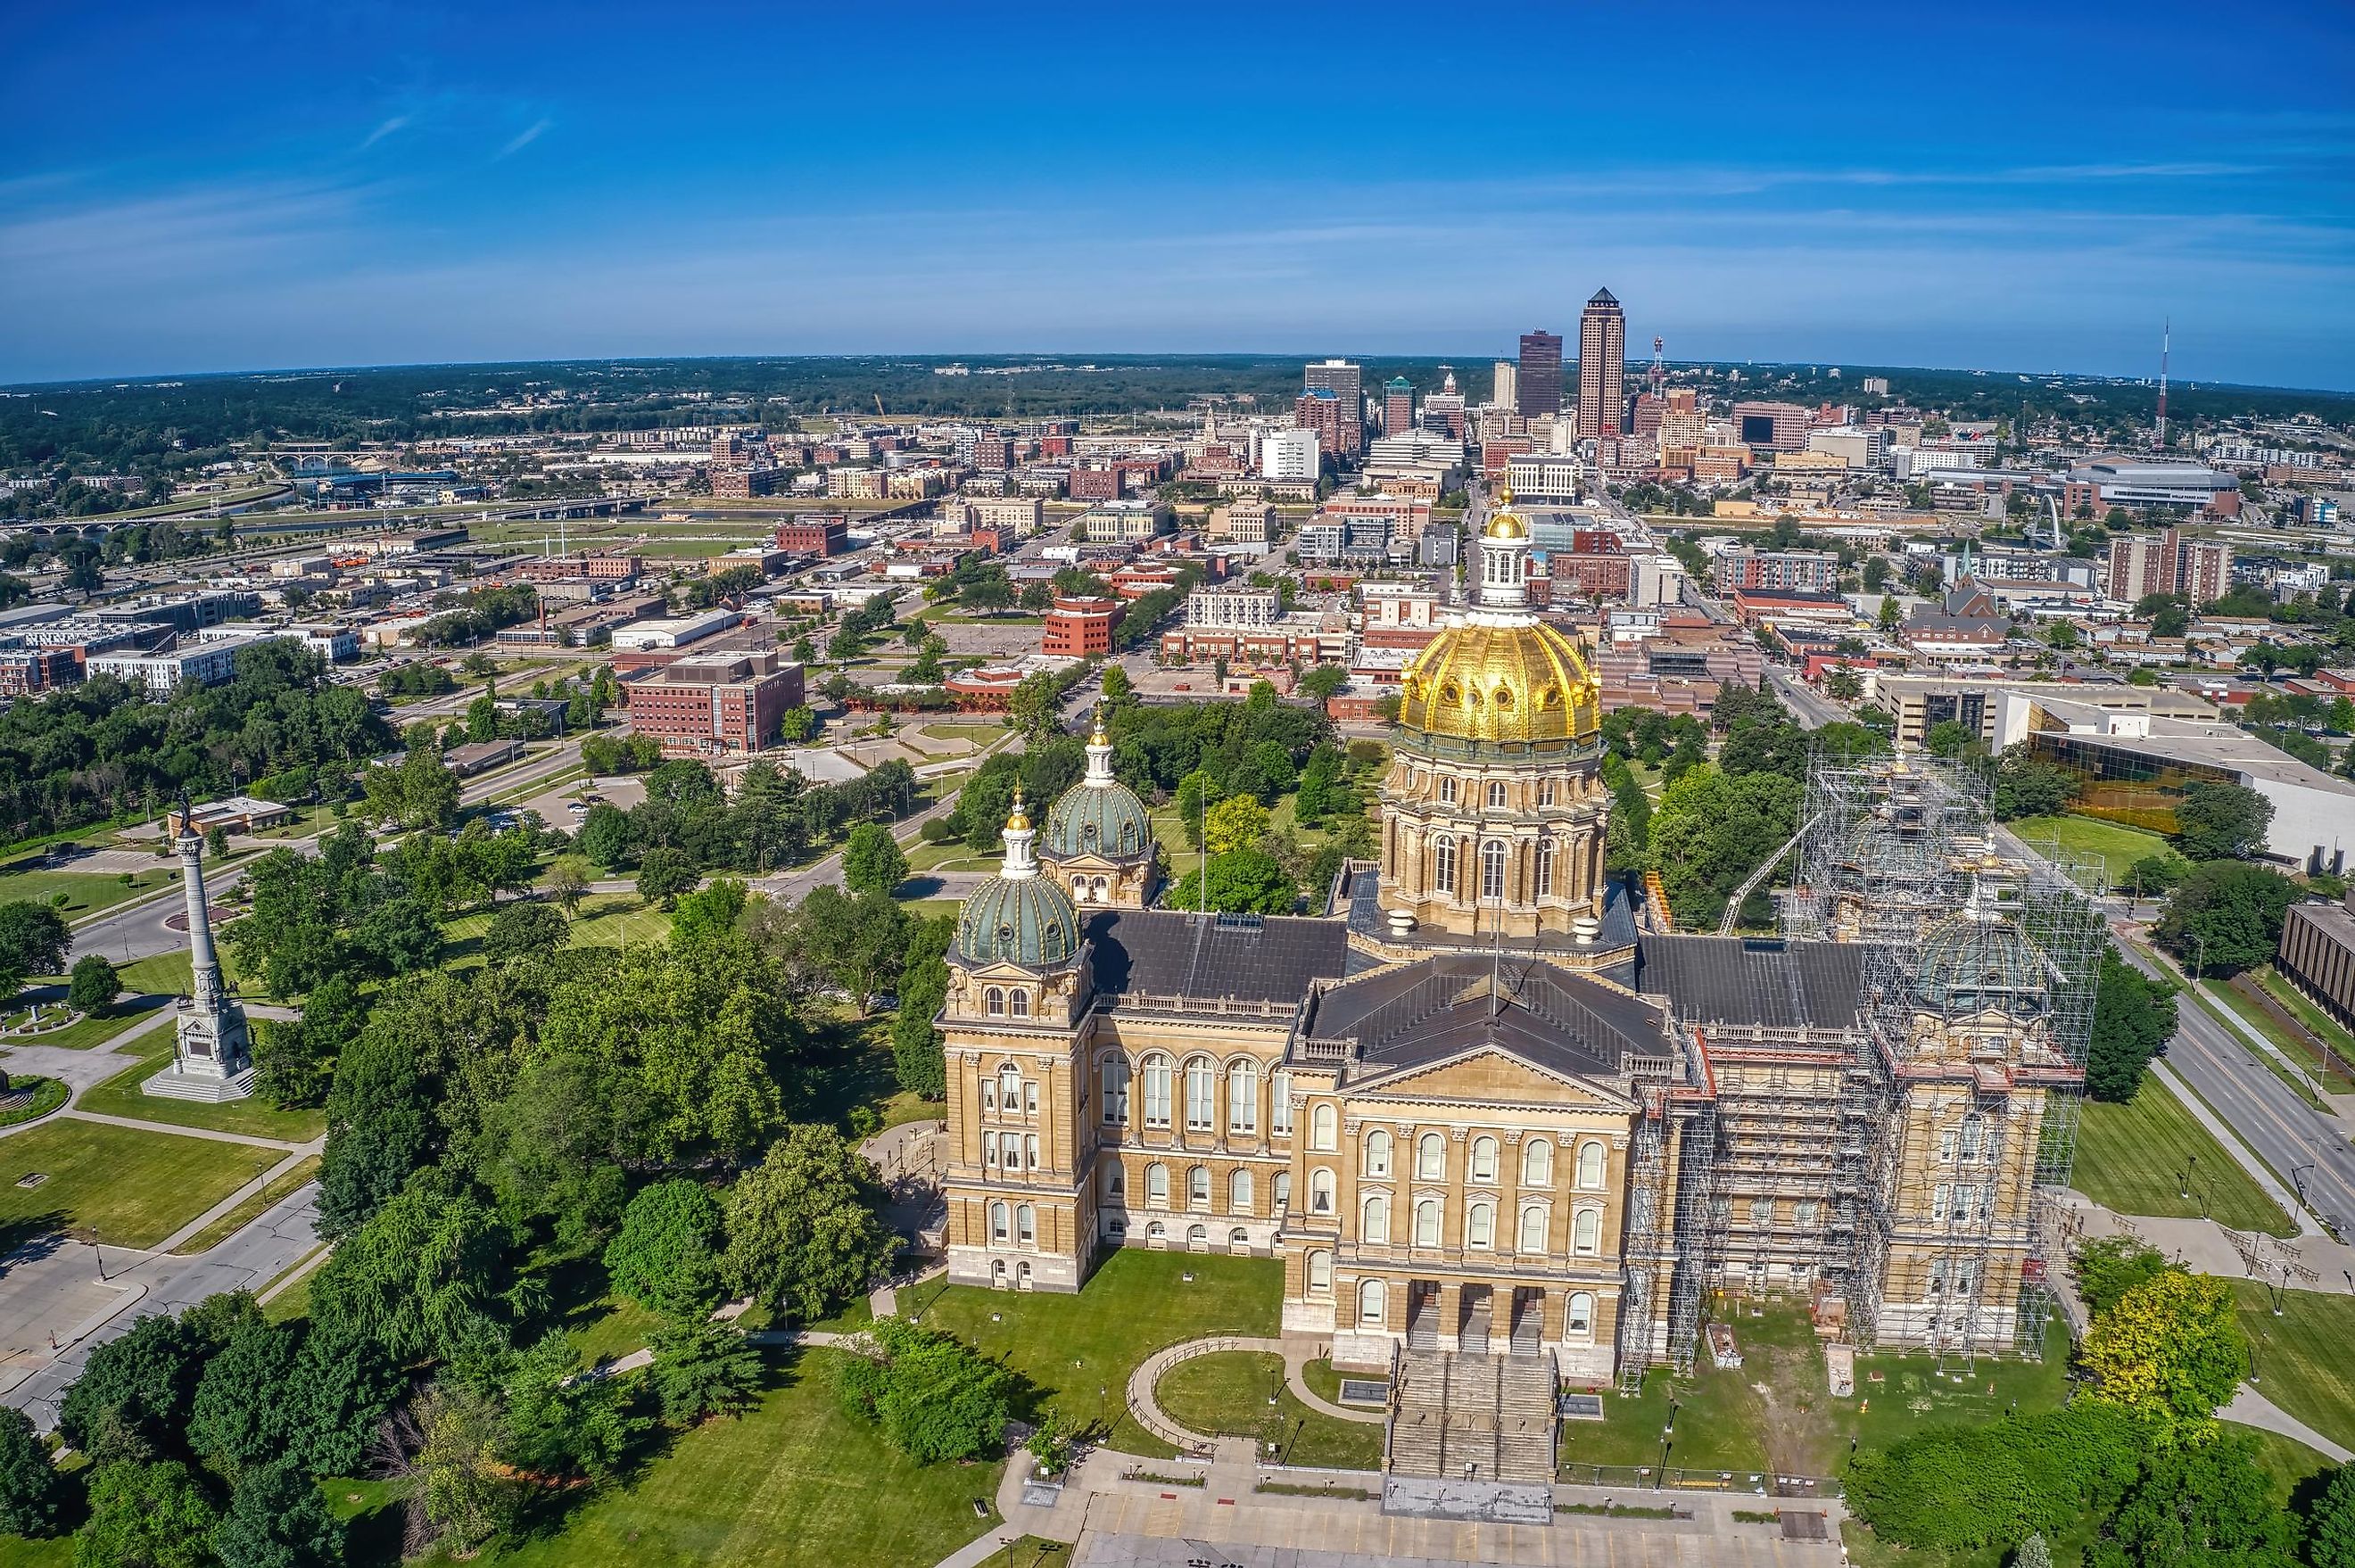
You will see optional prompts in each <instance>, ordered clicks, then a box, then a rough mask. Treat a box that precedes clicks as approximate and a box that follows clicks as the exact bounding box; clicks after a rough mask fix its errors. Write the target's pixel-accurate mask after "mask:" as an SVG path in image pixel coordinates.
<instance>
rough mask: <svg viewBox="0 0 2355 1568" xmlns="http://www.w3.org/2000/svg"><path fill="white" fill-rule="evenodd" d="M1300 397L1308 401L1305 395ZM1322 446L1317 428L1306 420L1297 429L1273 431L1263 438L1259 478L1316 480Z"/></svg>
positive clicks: (1293, 481) (1288, 480) (1260, 449)
mask: <svg viewBox="0 0 2355 1568" xmlns="http://www.w3.org/2000/svg"><path fill="white" fill-rule="evenodd" d="M1301 401H1302V402H1304V403H1305V402H1306V401H1308V400H1307V399H1306V398H1303V399H1301ZM1322 446H1323V443H1322V442H1321V441H1320V440H1319V439H1318V436H1317V432H1316V428H1315V427H1314V426H1312V425H1310V424H1308V423H1306V422H1305V421H1304V422H1303V423H1302V424H1301V426H1300V428H1299V429H1297V430H1272V431H1270V432H1267V434H1266V435H1265V436H1263V437H1262V438H1261V441H1260V446H1259V475H1260V477H1261V478H1263V479H1279V480H1284V481H1287V482H1292V483H1297V482H1299V481H1301V480H1307V481H1309V482H1311V483H1314V482H1315V480H1316V471H1317V467H1318V457H1319V452H1320V449H1321V447H1322Z"/></svg>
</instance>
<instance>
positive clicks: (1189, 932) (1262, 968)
mask: <svg viewBox="0 0 2355 1568" xmlns="http://www.w3.org/2000/svg"><path fill="white" fill-rule="evenodd" d="M1083 934H1084V935H1085V936H1086V938H1087V941H1088V943H1089V944H1090V946H1091V950H1092V957H1093V965H1094V967H1093V975H1094V979H1095V988H1096V990H1097V991H1098V992H1099V993H1104V992H1110V993H1114V994H1117V993H1121V992H1129V991H1135V992H1145V993H1148V994H1151V995H1154V996H1160V997H1199V998H1203V999H1206V1000H1207V999H1211V998H1216V997H1236V998H1239V999H1241V1000H1247V1001H1259V1002H1297V1001H1298V1000H1300V998H1301V997H1305V996H1306V995H1307V994H1308V983H1309V982H1310V981H1311V980H1316V979H1332V978H1336V977H1337V976H1339V975H1340V974H1341V972H1342V970H1343V968H1344V967H1345V966H1346V965H1347V964H1348V950H1349V932H1348V927H1347V926H1345V925H1343V924H1342V923H1341V922H1339V921H1337V920H1310V919H1305V918H1303V917H1301V916H1297V915H1266V916H1254V915H1215V914H1214V915H1207V916H1205V915H1199V914H1190V913H1188V912H1185V911H1182V910H1166V909H1121V910H1107V911H1105V912H1102V913H1100V914H1097V915H1095V916H1093V917H1092V918H1091V919H1090V920H1089V921H1088V923H1087V924H1086V927H1085V930H1084V933H1083Z"/></svg>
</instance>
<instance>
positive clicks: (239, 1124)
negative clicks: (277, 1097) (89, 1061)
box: [74, 1029, 327, 1144]
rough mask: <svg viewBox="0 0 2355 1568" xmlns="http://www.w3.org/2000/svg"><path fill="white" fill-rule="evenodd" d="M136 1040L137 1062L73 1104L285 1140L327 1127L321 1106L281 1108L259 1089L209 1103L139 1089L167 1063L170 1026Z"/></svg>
mask: <svg viewBox="0 0 2355 1568" xmlns="http://www.w3.org/2000/svg"><path fill="white" fill-rule="evenodd" d="M138 1043H139V1047H140V1050H139V1056H138V1060H137V1061H136V1062H134V1063H133V1065H131V1066H129V1067H126V1068H124V1069H123V1071H122V1072H118V1073H116V1074H115V1075H114V1076H113V1077H112V1078H110V1079H108V1080H107V1081H106V1082H105V1083H101V1084H98V1085H96V1086H95V1087H93V1088H91V1089H86V1090H84V1091H83V1092H82V1093H81V1096H80V1098H79V1099H77V1100H76V1101H75V1102H74V1107H75V1109H77V1110H82V1111H89V1112H92V1113H94V1114H96V1115H104V1116H127V1117H129V1118H130V1119H131V1120H133V1121H135V1122H155V1123H158V1124H161V1125H165V1126H177V1127H203V1128H206V1129H208V1130H209V1131H212V1132H217V1133H242V1134H243V1135H245V1136H248V1137H255V1138H276V1139H278V1140H280V1141H281V1142H283V1143H290V1144H301V1143H309V1142H310V1141H311V1140H312V1139H313V1138H315V1137H317V1136H320V1135H321V1134H322V1133H325V1131H326V1130H327V1114H326V1113H325V1111H282V1110H280V1109H278V1107H277V1106H275V1105H273V1104H271V1102H270V1101H269V1100H268V1099H267V1098H265V1097H264V1096H262V1095H260V1094H255V1095H252V1096H251V1097H250V1098H247V1099H243V1100H231V1101H229V1102H228V1103H227V1104H219V1105H208V1104H205V1103H204V1102H203V1101H201V1100H165V1099H159V1098H157V1097H156V1096H155V1095H153V1094H147V1093H142V1092H141V1091H140V1087H139V1086H140V1085H141V1084H142V1083H145V1082H146V1081H147V1080H148V1079H150V1078H153V1077H154V1076H155V1074H156V1073H158V1072H163V1071H164V1069H165V1068H166V1067H169V1066H170V1065H171V1064H172V1043H173V1041H172V1031H171V1029H154V1030H151V1031H150V1032H149V1033H148V1034H146V1035H145V1036H144V1037H143V1038H142V1039H141V1040H139V1042H138Z"/></svg>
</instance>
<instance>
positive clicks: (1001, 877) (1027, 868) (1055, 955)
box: [956, 786, 1080, 970]
mask: <svg viewBox="0 0 2355 1568" xmlns="http://www.w3.org/2000/svg"><path fill="white" fill-rule="evenodd" d="M1037 837H1038V834H1037V831H1036V830H1035V829H1034V828H1032V827H1031V826H1030V818H1029V817H1028V816H1027V815H1025V814H1024V812H1023V809H1022V792H1021V789H1020V787H1019V786H1017V787H1016V789H1015V793H1014V814H1013V815H1012V816H1009V817H1007V820H1006V859H1005V863H1004V864H1003V865H1002V866H1001V867H1000V869H999V870H998V873H997V875H996V876H994V877H992V878H990V879H989V880H987V881H986V882H984V883H983V884H982V885H981V886H980V887H978V888H976V889H975V890H974V892H973V895H972V896H971V897H970V898H968V899H966V900H965V901H964V909H963V910H962V911H961V912H959V913H958V915H957V939H956V955H957V956H958V957H959V958H960V959H962V960H963V961H964V963H965V964H966V965H968V966H976V967H977V966H982V965H991V964H1015V965H1020V966H1021V967H1023V968H1025V969H1031V970H1049V969H1065V968H1069V967H1070V966H1071V965H1074V964H1076V963H1077V962H1078V961H1079V955H1080V914H1079V911H1078V910H1077V909H1075V908H1074V907H1073V906H1072V903H1071V895H1070V894H1068V893H1066V892H1064V891H1063V890H1062V888H1061V887H1060V886H1059V885H1057V884H1056V883H1055V882H1054V881H1052V880H1050V879H1048V878H1045V877H1041V876H1040V875H1039V860H1038V857H1037V855H1036V854H1035V853H1034V852H1033V841H1034V840H1035V839H1036V838H1037Z"/></svg>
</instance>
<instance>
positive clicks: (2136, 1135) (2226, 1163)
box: [2069, 1074, 2297, 1236]
mask: <svg viewBox="0 0 2355 1568" xmlns="http://www.w3.org/2000/svg"><path fill="white" fill-rule="evenodd" d="M2187 1174H2188V1179H2187ZM2069 1185H2070V1186H2072V1187H2073V1188H2075V1189H2077V1190H2078V1191H2080V1192H2082V1193H2083V1194H2084V1195H2085V1196H2086V1197H2088V1198H2090V1199H2092V1200H2094V1202H2096V1203H2099V1204H2100V1205H2101V1206H2102V1207H2103V1208H2105V1209H2107V1210H2110V1211H2112V1212H2114V1213H2118V1214H2145V1215H2149V1216H2152V1217H2154V1218H2159V1219H2200V1218H2201V1217H2203V1216H2204V1217H2206V1218H2209V1219H2212V1220H2214V1221H2216V1222H2217V1223H2219V1224H2222V1225H2229V1226H2231V1227H2232V1228H2233V1229H2234V1230H2239V1231H2264V1232H2267V1233H2269V1234H2272V1235H2275V1236H2291V1235H2296V1233H2297V1230H2296V1226H2294V1225H2292V1224H2291V1223H2290V1220H2289V1216H2288V1215H2286V1214H2285V1213H2283V1212H2282V1211H2281V1207H2280V1205H2278V1204H2276V1203H2275V1202H2274V1200H2272V1199H2270V1198H2268V1197H2266V1196H2265V1194H2264V1189H2261V1188H2260V1187H2258V1186H2257V1184H2256V1182H2255V1181H2254V1180H2252V1179H2250V1177H2249V1173H2248V1172H2247V1171H2245V1170H2243V1168H2241V1165H2240V1162H2239V1161H2237V1160H2235V1159H2234V1158H2233V1157H2232V1155H2230V1154H2228V1153H2227V1152H2226V1151H2225V1150H2224V1148H2223V1146H2222V1145H2221V1144H2219V1143H2217V1141H2216V1139H2215V1138H2214V1136H2212V1135H2211V1134H2210V1133H2209V1131H2208V1129H2207V1128H2206V1127H2203V1126H2201V1125H2200V1123H2199V1122H2198V1121H2197V1120H2195V1119H2194V1118H2193V1117H2192V1115H2191V1113H2190V1111H2189V1110H2188V1109H2186V1108H2185V1106H2184V1104H2183V1102H2182V1101H2181V1100H2179V1099H2178V1098H2177V1097H2176V1095H2175V1092H2174V1091H2173V1090H2172V1089H2170V1088H2169V1086H2168V1085H2167V1084H2166V1083H2163V1082H2161V1081H2160V1080H2159V1079H2158V1076H2156V1075H2155V1074H2154V1075H2151V1076H2147V1077H2145V1078H2144V1079H2143V1082H2142V1088H2141V1089H2140V1090H2138V1091H2137V1093H2136V1094H2135V1097H2134V1098H2133V1099H2132V1100H2130V1101H2128V1102H2127V1103H2126V1104H2123V1105H2114V1104H2108V1103H2106V1102H2105V1101H2101V1100H2088V1101H2086V1102H2085V1105H2084V1111H2083V1117H2082V1119H2081V1120H2080V1121H2079V1122H2078V1124H2077V1159H2076V1165H2075V1167H2074V1169H2073V1174H2072V1175H2071V1177H2070V1179H2069Z"/></svg>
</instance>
